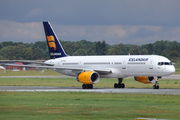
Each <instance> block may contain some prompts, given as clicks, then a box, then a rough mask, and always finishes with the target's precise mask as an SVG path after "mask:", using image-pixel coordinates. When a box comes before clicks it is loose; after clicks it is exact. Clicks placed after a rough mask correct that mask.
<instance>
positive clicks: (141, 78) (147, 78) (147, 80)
mask: <svg viewBox="0 0 180 120" xmlns="http://www.w3.org/2000/svg"><path fill="white" fill-rule="evenodd" d="M134 79H135V80H136V81H138V82H141V83H145V84H149V83H153V82H155V79H154V77H152V76H135V77H134Z"/></svg>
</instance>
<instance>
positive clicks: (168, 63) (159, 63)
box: [158, 62, 172, 65]
mask: <svg viewBox="0 0 180 120" xmlns="http://www.w3.org/2000/svg"><path fill="white" fill-rule="evenodd" d="M158 65H172V63H171V62H158Z"/></svg>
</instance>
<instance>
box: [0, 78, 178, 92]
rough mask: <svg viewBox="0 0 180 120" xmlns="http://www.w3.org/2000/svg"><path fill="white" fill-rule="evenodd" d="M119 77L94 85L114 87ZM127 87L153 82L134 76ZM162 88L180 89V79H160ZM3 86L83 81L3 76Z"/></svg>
mask: <svg viewBox="0 0 180 120" xmlns="http://www.w3.org/2000/svg"><path fill="white" fill-rule="evenodd" d="M117 82H118V80H117V79H103V78H101V79H100V80H99V82H98V83H96V84H94V87H109V88H113V86H114V83H117ZM123 83H125V86H126V88H152V86H153V85H154V83H152V84H143V83H140V82H137V81H135V80H134V79H133V78H125V79H124V80H123ZM159 84H160V89H161V88H164V89H180V80H166V79H160V80H159ZM0 85H1V86H57V87H81V86H82V83H80V82H77V80H76V78H1V79H0Z"/></svg>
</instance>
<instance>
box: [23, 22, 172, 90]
mask: <svg viewBox="0 0 180 120" xmlns="http://www.w3.org/2000/svg"><path fill="white" fill-rule="evenodd" d="M43 26H44V31H45V37H46V41H47V45H48V49H49V55H50V59H49V60H47V61H45V62H44V63H42V65H45V66H32V65H21V66H24V67H37V68H41V69H52V70H54V71H56V72H59V73H62V74H65V75H69V76H74V77H76V79H77V81H78V82H81V83H82V88H83V89H92V88H93V84H96V83H98V81H99V80H100V78H117V79H118V83H115V84H114V88H125V84H124V83H122V82H123V79H124V78H126V77H129V76H134V79H135V80H136V81H138V82H141V83H145V84H149V83H155V85H153V89H159V83H158V80H159V79H160V78H161V77H162V76H168V75H172V74H174V73H175V68H174V65H173V64H172V63H171V61H170V60H169V59H168V58H166V57H163V56H159V55H109V56H68V55H67V54H66V52H65V51H64V49H63V47H62V45H61V43H60V42H59V39H58V37H57V36H56V34H55V32H54V30H53V28H52V27H51V24H50V23H49V22H43Z"/></svg>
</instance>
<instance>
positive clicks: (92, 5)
mask: <svg viewBox="0 0 180 120" xmlns="http://www.w3.org/2000/svg"><path fill="white" fill-rule="evenodd" d="M179 6H180V0H0V42H3V41H13V42H36V41H44V40H45V35H44V30H43V26H42V21H49V22H50V23H51V25H52V27H53V29H54V30H55V32H56V34H57V36H58V38H59V39H62V40H65V41H80V40H83V39H84V40H88V41H102V40H105V41H106V42H107V43H109V44H111V45H112V44H119V43H123V44H138V45H141V44H147V43H153V42H155V41H157V40H169V41H174V40H175V41H178V42H180V7H179Z"/></svg>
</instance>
